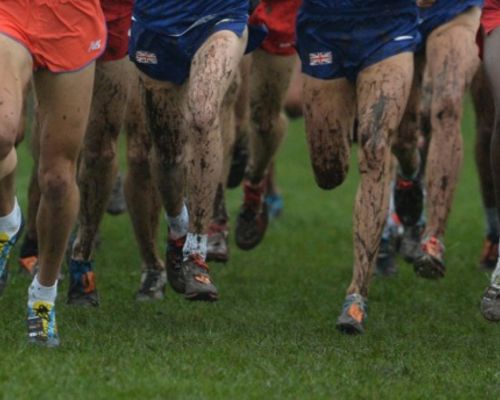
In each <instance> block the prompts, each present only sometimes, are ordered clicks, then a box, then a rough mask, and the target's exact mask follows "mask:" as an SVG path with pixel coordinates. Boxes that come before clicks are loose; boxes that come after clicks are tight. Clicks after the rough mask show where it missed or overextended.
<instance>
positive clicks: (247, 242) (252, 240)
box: [235, 181, 268, 250]
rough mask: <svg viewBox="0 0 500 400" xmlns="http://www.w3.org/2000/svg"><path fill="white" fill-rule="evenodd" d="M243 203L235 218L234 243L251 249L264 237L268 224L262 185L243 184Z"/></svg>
mask: <svg viewBox="0 0 500 400" xmlns="http://www.w3.org/2000/svg"><path fill="white" fill-rule="evenodd" d="M243 191H244V199H243V205H242V206H241V208H240V212H239V214H238V219H237V220H236V237H235V239H236V244H237V245H238V247H239V248H240V249H242V250H251V249H253V248H254V247H256V246H257V245H258V244H259V243H260V242H261V241H262V239H263V238H264V234H265V233H266V229H267V224H268V214H267V206H266V203H265V201H264V185H263V184H259V185H258V186H253V185H251V184H250V182H248V181H246V182H245V184H244V188H243Z"/></svg>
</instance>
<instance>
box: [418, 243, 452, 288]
mask: <svg viewBox="0 0 500 400" xmlns="http://www.w3.org/2000/svg"><path fill="white" fill-rule="evenodd" d="M443 259H444V245H443V243H442V242H441V240H439V239H438V238H437V237H435V236H430V237H428V238H426V239H424V240H423V241H422V243H421V246H420V251H419V255H418V256H417V258H416V259H415V261H414V263H413V267H414V270H415V273H416V274H417V275H418V276H420V277H422V278H426V279H438V278H443V277H444V274H445V272H446V268H445V265H444V260H443Z"/></svg>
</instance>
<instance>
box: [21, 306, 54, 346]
mask: <svg viewBox="0 0 500 400" xmlns="http://www.w3.org/2000/svg"><path fill="white" fill-rule="evenodd" d="M27 322H28V342H29V343H33V344H37V345H41V346H46V347H56V346H59V334H58V332H57V323H56V311H55V307H54V304H51V303H47V302H45V301H40V300H37V301H35V302H34V303H33V305H32V306H29V305H28V319H27Z"/></svg>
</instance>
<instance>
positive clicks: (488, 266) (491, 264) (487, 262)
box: [479, 235, 498, 271]
mask: <svg viewBox="0 0 500 400" xmlns="http://www.w3.org/2000/svg"><path fill="white" fill-rule="evenodd" d="M497 260H498V237H494V236H491V235H488V236H487V237H486V239H485V240H484V244H483V251H482V253H481V259H480V260H479V268H480V269H484V270H487V271H491V270H493V269H494V268H495V266H496V264H497Z"/></svg>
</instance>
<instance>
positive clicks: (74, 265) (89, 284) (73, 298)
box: [68, 258, 99, 307]
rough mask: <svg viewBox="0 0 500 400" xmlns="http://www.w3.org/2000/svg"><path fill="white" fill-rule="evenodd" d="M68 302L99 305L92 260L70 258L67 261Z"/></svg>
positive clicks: (81, 304) (80, 304)
mask: <svg viewBox="0 0 500 400" xmlns="http://www.w3.org/2000/svg"><path fill="white" fill-rule="evenodd" d="M68 304H70V305H74V306H92V307H97V306H99V295H98V294H97V289H96V285H95V275H94V271H93V262H92V261H79V260H75V259H73V258H72V259H71V260H70V263H69V290H68Z"/></svg>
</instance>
